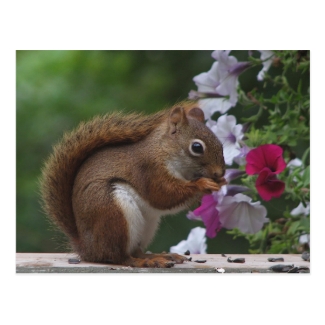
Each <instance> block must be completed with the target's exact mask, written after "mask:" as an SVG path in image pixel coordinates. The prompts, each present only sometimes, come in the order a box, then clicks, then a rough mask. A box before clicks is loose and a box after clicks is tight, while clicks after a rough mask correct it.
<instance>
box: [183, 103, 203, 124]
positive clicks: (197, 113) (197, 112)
mask: <svg viewBox="0 0 325 325" xmlns="http://www.w3.org/2000/svg"><path fill="white" fill-rule="evenodd" d="M185 113H186V116H187V117H188V118H195V119H196V120H198V121H200V122H202V123H204V113H203V111H202V109H201V108H199V107H196V106H194V107H190V108H186V109H185Z"/></svg>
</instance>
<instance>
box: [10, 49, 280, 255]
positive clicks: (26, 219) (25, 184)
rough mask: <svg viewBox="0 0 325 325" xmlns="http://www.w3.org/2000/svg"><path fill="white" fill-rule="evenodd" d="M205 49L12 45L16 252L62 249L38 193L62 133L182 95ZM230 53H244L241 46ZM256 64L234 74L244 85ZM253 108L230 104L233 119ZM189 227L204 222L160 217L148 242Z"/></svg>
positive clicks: (165, 243) (167, 240)
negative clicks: (58, 48) (67, 48)
mask: <svg viewBox="0 0 325 325" xmlns="http://www.w3.org/2000/svg"><path fill="white" fill-rule="evenodd" d="M211 52H212V51H17V118H16V121H17V164H16V166H17V210H16V211H17V241H16V249H17V252H60V251H64V250H65V245H64V244H63V243H64V242H65V240H64V236H63V235H62V234H60V233H59V232H57V231H56V230H55V229H53V228H52V226H51V225H50V223H49V222H48V220H47V219H46V216H45V215H44V214H43V213H42V210H41V207H40V203H39V193H38V177H39V176H40V169H41V166H42V163H43V162H44V160H45V159H46V157H47V156H48V155H49V154H50V152H51V147H52V145H53V144H55V143H56V142H57V141H58V140H59V139H60V137H61V136H62V134H63V132H65V131H68V130H71V129H72V128H74V127H76V126H77V125H78V124H79V122H80V121H82V120H87V119H90V118H91V117H92V116H94V115H97V114H103V113H107V112H110V111H116V110H124V111H126V112H127V111H141V112H146V113H151V112H156V111H158V110H160V109H162V108H166V107H167V106H170V105H173V104H175V103H176V102H177V101H179V100H183V99H186V98H187V96H188V92H189V91H190V90H191V89H193V90H196V86H195V84H194V82H193V81H192V78H193V77H194V76H196V75H197V74H199V73H201V72H205V71H208V70H209V69H210V68H211V65H212V63H213V62H214V60H213V59H212V58H211ZM231 54H232V55H235V56H236V57H237V58H238V59H239V60H243V61H245V60H247V51H233V52H232V53H231ZM260 68H261V67H256V68H254V69H251V70H250V71H248V72H247V73H246V72H245V76H244V78H245V79H244V80H241V79H240V82H241V86H242V89H243V90H244V91H246V92H247V91H250V90H251V89H253V88H254V87H262V85H261V83H258V82H257V80H256V76H257V73H258V71H259V69H260ZM272 69H273V68H271V70H270V71H271V72H272ZM274 69H275V68H274ZM254 113H256V109H252V110H248V111H245V113H243V112H241V111H240V109H238V108H237V107H235V108H232V109H231V110H230V111H229V114H234V115H235V116H236V117H237V121H238V119H239V117H240V116H244V114H245V116H249V115H250V114H254ZM263 204H264V203H263ZM281 204H283V201H281V199H277V200H272V201H271V203H267V204H265V206H266V207H267V208H268V212H269V215H268V217H271V218H272V217H274V218H275V217H277V216H278V215H279V216H281V215H282V212H283V209H284V207H283V206H282V205H281ZM196 226H201V227H204V225H203V223H202V222H199V221H195V222H194V221H190V220H188V219H187V218H186V212H183V213H180V214H179V215H177V216H168V217H165V218H163V220H162V222H161V226H160V228H159V231H158V233H157V235H156V237H155V239H154V241H153V243H152V244H151V245H150V247H149V248H148V249H149V250H151V251H153V252H161V251H164V250H165V251H168V250H169V248H170V247H171V246H173V245H176V244H177V243H178V242H179V241H181V240H183V239H186V238H187V236H188V233H189V231H190V230H191V229H192V228H194V227H196ZM207 244H208V253H247V252H248V243H247V241H246V240H245V239H243V238H240V239H236V240H233V239H232V237H231V236H229V235H227V234H226V231H225V230H224V229H223V230H221V232H219V233H218V235H217V237H216V238H214V239H208V240H207Z"/></svg>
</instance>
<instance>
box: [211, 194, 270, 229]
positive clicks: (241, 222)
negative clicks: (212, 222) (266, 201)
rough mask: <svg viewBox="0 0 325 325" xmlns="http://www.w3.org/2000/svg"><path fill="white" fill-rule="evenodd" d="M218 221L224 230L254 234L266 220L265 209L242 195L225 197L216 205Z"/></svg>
mask: <svg viewBox="0 0 325 325" xmlns="http://www.w3.org/2000/svg"><path fill="white" fill-rule="evenodd" d="M217 210H218V211H219V220H220V222H221V225H222V227H224V228H226V229H233V228H238V229H239V230H240V231H241V232H243V233H246V234H254V233H256V232H258V231H259V230H261V229H262V227H263V225H264V223H266V222H268V221H269V219H268V218H266V214H267V211H266V208H265V207H264V206H263V205H261V204H260V202H259V201H258V202H252V199H251V198H250V197H248V196H246V195H244V194H241V193H239V194H236V195H234V196H225V197H224V199H223V200H222V202H221V203H220V204H218V205H217Z"/></svg>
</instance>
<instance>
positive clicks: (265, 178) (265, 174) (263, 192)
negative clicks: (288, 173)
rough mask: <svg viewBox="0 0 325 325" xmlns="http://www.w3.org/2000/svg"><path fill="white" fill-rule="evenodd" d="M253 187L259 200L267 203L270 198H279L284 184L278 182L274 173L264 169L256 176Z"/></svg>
mask: <svg viewBox="0 0 325 325" xmlns="http://www.w3.org/2000/svg"><path fill="white" fill-rule="evenodd" d="M255 186H256V189H257V191H258V194H259V195H260V196H261V198H262V199H263V200H265V201H269V200H271V198H272V197H280V196H281V194H282V193H283V191H284V188H285V183H284V182H282V181H280V180H278V179H277V178H276V175H275V173H273V172H272V171H271V170H270V169H269V168H267V167H266V168H264V169H263V170H262V171H261V172H260V174H259V175H258V177H257V180H256V183H255Z"/></svg>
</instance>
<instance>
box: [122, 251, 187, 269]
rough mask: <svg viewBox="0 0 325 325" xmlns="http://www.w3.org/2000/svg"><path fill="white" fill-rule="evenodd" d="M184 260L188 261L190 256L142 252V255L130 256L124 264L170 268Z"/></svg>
mask: <svg viewBox="0 0 325 325" xmlns="http://www.w3.org/2000/svg"><path fill="white" fill-rule="evenodd" d="M184 261H188V258H187V257H185V256H181V255H178V254H173V253H170V254H167V253H166V254H142V255H141V257H130V258H129V259H128V260H127V261H125V263H124V264H127V265H128V266H131V267H152V268H170V267H172V266H174V265H175V264H181V263H183V262H184Z"/></svg>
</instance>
